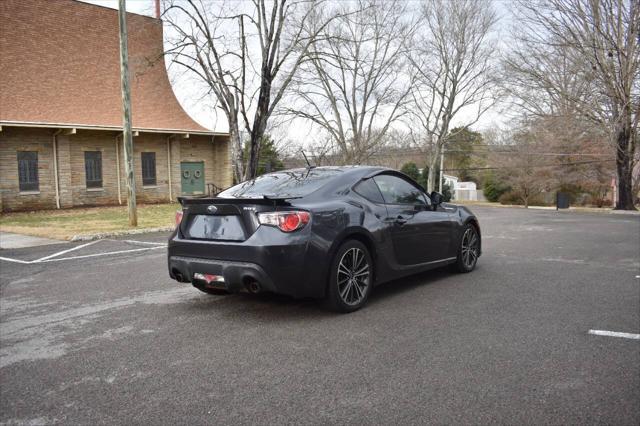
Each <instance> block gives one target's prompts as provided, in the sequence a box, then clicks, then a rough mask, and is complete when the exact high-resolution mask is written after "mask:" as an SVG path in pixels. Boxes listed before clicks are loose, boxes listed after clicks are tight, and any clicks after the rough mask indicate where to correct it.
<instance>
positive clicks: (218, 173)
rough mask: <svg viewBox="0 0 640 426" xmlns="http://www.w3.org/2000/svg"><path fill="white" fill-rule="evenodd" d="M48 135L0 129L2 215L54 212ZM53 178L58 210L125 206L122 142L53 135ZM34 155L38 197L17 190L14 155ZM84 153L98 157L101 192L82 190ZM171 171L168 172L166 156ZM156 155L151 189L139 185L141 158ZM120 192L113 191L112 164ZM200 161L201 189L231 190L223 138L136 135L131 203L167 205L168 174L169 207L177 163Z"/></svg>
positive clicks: (177, 189)
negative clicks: (134, 197) (57, 191)
mask: <svg viewBox="0 0 640 426" xmlns="http://www.w3.org/2000/svg"><path fill="white" fill-rule="evenodd" d="M54 133H55V130H54V129H36V128H17V127H6V126H5V127H3V128H2V131H0V208H1V210H2V211H17V210H39V209H54V208H56V199H55V184H54V167H53V138H54ZM56 140H57V148H58V149H57V153H58V165H59V168H58V177H59V182H60V204H61V207H62V208H68V207H77V206H95V205H117V204H119V203H122V204H126V200H127V188H126V181H125V163H124V150H123V145H122V138H121V137H119V136H118V133H116V132H113V131H90V130H80V129H79V130H77V133H76V134H72V135H64V134H58V135H57V136H56ZM20 150H24V151H38V174H39V186H40V188H39V191H37V192H35V191H34V192H28V193H21V192H20V191H19V185H18V161H17V152H18V151H20ZM85 151H100V152H101V153H102V154H101V155H102V187H101V188H87V187H86V176H85V157H84V156H85V154H84V153H85ZM169 151H170V152H171V155H170V157H171V165H170V167H169V162H168V158H169V154H168V152H169ZM143 152H155V154H156V184H155V185H150V186H144V185H143V184H142V168H141V161H142V160H141V154H142V153H143ZM116 155H118V156H119V160H120V161H119V169H120V177H119V180H120V188H119V190H118V162H117V161H116ZM181 161H203V162H204V165H205V170H204V174H205V183H214V184H215V185H217V186H218V187H221V188H226V187H228V186H230V185H231V184H232V171H231V159H230V151H229V143H228V138H225V137H216V138H215V139H214V138H212V137H211V136H206V135H190V137H189V138H182V137H181V136H179V135H173V136H172V135H167V134H160V133H141V134H140V135H139V136H136V137H134V155H133V163H134V172H135V181H136V192H137V201H138V202H139V203H158V202H166V201H169V174H168V173H167V172H168V170H169V169H170V170H171V188H172V190H171V196H172V198H173V201H175V199H176V198H177V197H178V196H180V195H181V182H180V162H181Z"/></svg>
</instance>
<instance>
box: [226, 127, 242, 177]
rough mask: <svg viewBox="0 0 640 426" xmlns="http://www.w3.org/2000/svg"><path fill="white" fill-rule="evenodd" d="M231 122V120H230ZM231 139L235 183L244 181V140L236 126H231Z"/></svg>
mask: <svg viewBox="0 0 640 426" xmlns="http://www.w3.org/2000/svg"><path fill="white" fill-rule="evenodd" d="M230 122H231V121H230ZM229 139H230V141H231V150H232V151H231V152H232V157H233V158H232V161H233V178H234V180H235V183H240V182H242V181H244V159H243V158H242V157H243V156H244V155H243V150H242V141H241V140H240V132H239V131H238V129H237V128H236V127H235V126H229Z"/></svg>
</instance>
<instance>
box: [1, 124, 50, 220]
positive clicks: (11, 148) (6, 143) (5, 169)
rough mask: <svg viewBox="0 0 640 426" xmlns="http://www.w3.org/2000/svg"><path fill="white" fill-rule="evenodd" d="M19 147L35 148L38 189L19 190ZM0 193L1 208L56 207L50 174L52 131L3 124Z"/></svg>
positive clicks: (23, 149) (26, 149) (30, 208)
mask: <svg viewBox="0 0 640 426" xmlns="http://www.w3.org/2000/svg"><path fill="white" fill-rule="evenodd" d="M18 151H37V152H38V181H39V190H38V191H28V192H20V189H19V185H18ZM0 196H1V197H2V210H3V211H10V210H38V209H54V208H56V197H55V186H54V174H53V131H52V130H51V129H17V128H11V127H6V126H5V127H3V128H2V132H0Z"/></svg>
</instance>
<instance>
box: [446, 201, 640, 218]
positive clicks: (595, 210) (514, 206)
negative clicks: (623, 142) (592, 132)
mask: <svg viewBox="0 0 640 426" xmlns="http://www.w3.org/2000/svg"><path fill="white" fill-rule="evenodd" d="M451 204H457V205H460V206H465V207H470V208H473V207H492V208H497V209H500V208H503V209H504V208H506V209H523V210H526V209H525V207H524V206H521V205H518V204H498V203H495V204H494V203H481V202H478V203H456V202H455V201H454V202H452V203H451ZM529 210H546V211H557V212H558V213H569V212H571V213H598V214H617V215H629V216H640V211H638V210H613V209H610V208H602V209H598V208H596V207H569V208H568V209H560V210H557V209H556V208H555V207H553V206H529Z"/></svg>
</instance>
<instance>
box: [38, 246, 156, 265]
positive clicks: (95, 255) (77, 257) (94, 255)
mask: <svg viewBox="0 0 640 426" xmlns="http://www.w3.org/2000/svg"><path fill="white" fill-rule="evenodd" d="M161 248H166V246H156V247H145V248H139V249H131V250H118V251H108V252H105V253H93V254H85V255H82V256H71V257H62V258H57V259H48V260H42V261H35V262H34V263H38V262H41V263H45V262H60V261H63V260H74V259H86V258H88V257H98V256H109V255H112V254H123V253H135V252H140V251H149V250H156V249H161Z"/></svg>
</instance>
